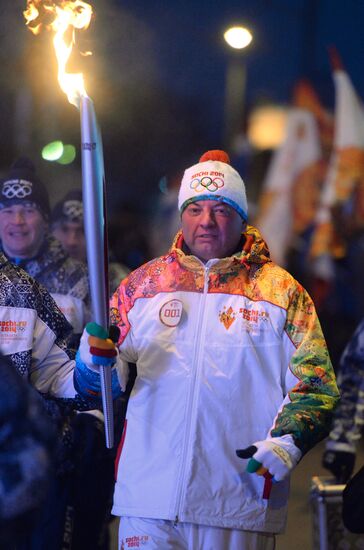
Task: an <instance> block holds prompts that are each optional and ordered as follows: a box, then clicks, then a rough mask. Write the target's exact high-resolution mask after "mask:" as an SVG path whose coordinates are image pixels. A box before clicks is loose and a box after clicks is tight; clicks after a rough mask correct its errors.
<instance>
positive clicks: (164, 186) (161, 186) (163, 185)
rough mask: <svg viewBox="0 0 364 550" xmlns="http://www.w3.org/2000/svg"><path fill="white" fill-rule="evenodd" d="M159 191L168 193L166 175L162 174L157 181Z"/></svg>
mask: <svg viewBox="0 0 364 550" xmlns="http://www.w3.org/2000/svg"><path fill="white" fill-rule="evenodd" d="M158 187H159V191H160V192H161V193H164V194H165V195H166V194H167V193H168V180H167V178H166V176H163V178H161V179H160V180H159V182H158Z"/></svg>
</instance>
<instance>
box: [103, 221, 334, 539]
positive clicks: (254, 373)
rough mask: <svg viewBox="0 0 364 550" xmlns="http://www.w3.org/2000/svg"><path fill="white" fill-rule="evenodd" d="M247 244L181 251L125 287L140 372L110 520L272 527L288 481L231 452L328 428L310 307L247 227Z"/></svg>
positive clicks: (125, 325)
mask: <svg viewBox="0 0 364 550" xmlns="http://www.w3.org/2000/svg"><path fill="white" fill-rule="evenodd" d="M244 240H245V244H244V247H243V250H242V251H241V252H240V253H237V254H236V255H234V256H232V257H229V258H224V259H216V260H209V261H208V262H207V263H206V264H203V263H202V262H201V261H200V260H198V259H197V258H196V257H195V256H189V255H185V254H184V252H183V251H182V247H183V236H182V234H181V233H179V234H178V235H177V237H176V239H175V242H174V244H173V247H172V249H171V251H170V253H169V254H167V255H166V256H163V257H161V258H158V259H156V260H153V261H151V262H149V263H147V264H145V265H143V266H142V267H140V268H139V269H137V270H136V271H134V272H133V273H132V274H131V275H130V276H129V277H128V278H127V279H126V280H125V281H123V282H122V283H121V285H120V287H119V288H118V290H117V292H116V293H115V294H114V296H113V298H112V301H111V306H112V321H113V322H114V323H115V324H117V325H118V326H119V328H120V330H121V337H120V341H119V345H120V354H121V358H122V359H123V360H125V361H128V362H134V363H136V365H137V378H136V381H135V385H134V388H133V390H132V393H131V396H130V399H129V404H128V409H127V414H126V421H125V426H124V432H123V437H122V440H121V443H120V447H119V453H118V458H117V464H116V472H117V479H116V486H115V493H114V506H113V513H114V514H115V515H120V516H138V517H145V518H159V519H168V520H178V521H183V522H192V523H198V524H205V525H212V526H222V527H228V528H239V529H245V530H252V531H266V532H276V533H277V532H281V531H282V530H283V529H284V525H285V516H286V513H285V512H286V506H287V498H288V489H289V482H288V481H283V482H279V483H276V484H274V485H273V488H272V491H271V496H270V498H269V500H266V499H264V498H263V486H264V478H263V477H261V476H257V475H255V474H249V473H246V471H245V469H246V461H244V460H241V459H239V458H238V457H237V456H236V454H235V450H236V449H238V448H244V447H248V446H249V445H251V444H252V443H253V442H255V441H259V440H262V439H265V438H266V437H267V436H269V437H275V436H276V437H277V436H283V435H286V434H289V435H290V436H292V438H293V440H294V442H295V444H296V445H297V447H298V448H299V449H300V450H301V451H302V453H303V454H304V453H305V452H306V451H307V450H309V449H310V448H311V447H312V446H313V445H315V443H317V442H318V441H319V440H321V439H322V438H323V437H325V436H326V435H327V433H328V427H329V425H330V421H331V416H332V410H333V407H334V405H335V404H336V401H337V399H338V390H337V386H336V382H335V378H334V373H333V370H332V366H331V363H330V359H329V356H328V352H327V348H326V344H325V341H324V338H323V335H322V332H321V328H320V325H319V321H318V319H317V315H316V312H315V309H314V306H313V303H312V301H311V299H310V297H309V296H308V294H307V293H306V291H305V290H304V289H303V288H302V286H301V285H300V284H299V283H298V282H297V281H295V280H294V279H293V278H292V276H291V275H289V274H288V273H287V272H286V271H285V270H283V269H282V268H280V267H278V266H277V265H275V264H274V263H273V262H271V261H270V259H269V252H268V250H267V247H266V244H265V243H264V241H263V240H262V238H261V236H260V235H259V233H258V231H257V230H256V229H255V228H253V227H248V229H247V231H246V233H245V234H244Z"/></svg>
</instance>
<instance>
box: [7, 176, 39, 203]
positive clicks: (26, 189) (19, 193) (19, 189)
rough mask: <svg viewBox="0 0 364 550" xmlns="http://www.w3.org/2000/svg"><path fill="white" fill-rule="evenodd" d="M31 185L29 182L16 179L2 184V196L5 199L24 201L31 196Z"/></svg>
mask: <svg viewBox="0 0 364 550" xmlns="http://www.w3.org/2000/svg"><path fill="white" fill-rule="evenodd" d="M32 191H33V184H32V182H31V181H27V180H22V179H17V180H8V181H6V182H5V183H4V184H3V188H2V191H1V193H2V195H4V197H6V198H7V199H9V200H10V199H25V198H27V197H29V195H31V194H32Z"/></svg>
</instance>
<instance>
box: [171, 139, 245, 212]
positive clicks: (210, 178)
mask: <svg viewBox="0 0 364 550" xmlns="http://www.w3.org/2000/svg"><path fill="white" fill-rule="evenodd" d="M205 200H215V201H221V202H224V203H226V204H229V205H230V206H231V207H232V208H234V209H235V210H236V211H237V212H238V213H239V214H240V216H241V217H242V218H243V220H245V221H246V220H247V218H248V203H247V200H246V192H245V185H244V182H243V180H242V179H241V177H240V176H239V174H238V172H237V171H236V170H234V168H233V167H232V166H230V159H229V155H228V154H227V153H225V151H219V150H215V151H207V152H206V153H204V154H203V155H202V157H201V158H200V161H199V163H198V164H195V165H194V166H191V167H190V168H187V170H185V173H184V175H183V178H182V182H181V187H180V190H179V195H178V208H179V211H180V212H181V214H182V212H183V210H184V209H185V208H186V206H188V205H189V204H190V203H191V202H196V201H205Z"/></svg>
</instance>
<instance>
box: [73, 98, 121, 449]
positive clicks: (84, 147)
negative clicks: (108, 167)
mask: <svg viewBox="0 0 364 550" xmlns="http://www.w3.org/2000/svg"><path fill="white" fill-rule="evenodd" d="M80 116H81V156H82V198H83V206H84V226H85V236H86V251H87V264H88V271H89V281H90V294H91V304H92V312H93V316H94V321H96V323H98V324H99V325H101V326H102V327H103V328H105V329H106V330H107V329H108V326H109V306H108V302H109V291H108V252H107V227H106V214H105V212H106V205H105V177H104V159H103V150H102V141H101V134H100V130H99V127H98V123H97V119H96V114H95V109H94V105H93V102H92V100H91V99H90V98H89V97H88V96H82V97H81V100H80ZM100 377H101V390H102V404H103V412H104V417H105V436H106V446H107V447H108V448H112V447H113V445H114V437H113V435H114V426H113V403H112V393H111V368H110V367H104V366H101V367H100Z"/></svg>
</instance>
